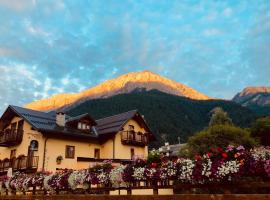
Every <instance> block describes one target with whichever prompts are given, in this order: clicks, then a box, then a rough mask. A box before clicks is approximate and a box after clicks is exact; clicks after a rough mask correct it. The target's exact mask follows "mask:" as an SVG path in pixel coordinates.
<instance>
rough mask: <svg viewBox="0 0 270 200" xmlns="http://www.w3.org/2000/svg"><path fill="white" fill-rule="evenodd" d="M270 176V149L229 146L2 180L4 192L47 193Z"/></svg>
mask: <svg viewBox="0 0 270 200" xmlns="http://www.w3.org/2000/svg"><path fill="white" fill-rule="evenodd" d="M269 177H270V148H268V147H259V148H254V149H251V150H245V149H244V147H242V146H239V147H234V146H228V147H227V148H226V149H221V148H218V149H211V151H209V152H208V153H207V154H205V155H197V156H195V158H194V159H188V158H173V159H169V158H167V157H163V158H162V159H161V161H160V162H154V161H152V162H150V163H149V162H148V163H147V162H146V161H145V160H141V159H136V160H134V162H132V163H131V164H128V165H119V166H113V165H112V163H111V162H109V161H106V162H104V163H102V164H99V165H96V166H94V167H91V168H89V169H84V170H66V171H63V172H61V173H60V172H59V173H47V172H46V173H45V172H39V173H36V174H24V173H15V174H14V175H13V176H12V177H6V176H3V177H1V179H0V187H1V191H2V192H4V191H7V190H8V191H16V192H26V191H28V190H29V189H31V190H33V188H35V189H36V188H39V189H41V190H46V191H51V192H55V191H74V190H77V189H81V190H85V191H86V190H89V189H90V188H91V187H93V185H98V187H99V188H102V187H104V188H105V187H107V188H120V187H121V188H123V187H124V188H125V187H126V188H131V187H136V186H139V185H140V183H141V182H148V183H149V184H150V185H152V186H156V187H158V186H160V185H162V184H164V183H166V184H168V183H169V182H171V181H174V182H175V183H176V182H177V183H181V184H194V185H200V184H205V185H207V184H222V183H224V184H228V183H231V182H237V181H245V179H246V180H247V179H249V180H250V179H254V180H255V179H256V180H258V179H259V180H268V179H269Z"/></svg>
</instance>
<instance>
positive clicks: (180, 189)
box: [2, 181, 270, 196]
mask: <svg viewBox="0 0 270 200" xmlns="http://www.w3.org/2000/svg"><path fill="white" fill-rule="evenodd" d="M162 189H171V191H172V193H171V194H253V193H254V194H256V193H259V194H267V193H269V191H270V182H236V183H227V184H224V183H222V184H221V183H220V184H213V183H212V184H185V183H173V182H170V181H166V182H157V183H153V182H152V181H140V182H133V183H131V184H130V185H129V186H128V187H119V188H114V187H112V185H110V184H108V185H100V184H97V185H91V187H89V188H87V189H83V188H80V187H79V188H77V189H75V190H71V189H59V190H56V191H47V190H45V189H44V188H41V187H30V188H29V190H27V191H20V192H16V191H14V190H13V191H8V190H6V191H5V193H2V196H10V195H17V196H25V195H27V196H29V195H63V194H65V195H70V194H107V195H108V194H111V193H112V192H114V193H113V194H121V192H120V191H125V192H124V193H123V192H122V194H127V195H132V194H133V192H134V191H137V192H138V190H140V191H141V194H145V193H144V191H145V190H152V191H153V192H152V194H154V195H157V194H159V191H160V190H162ZM115 192H116V193H115ZM148 194H149V193H148ZM165 194H166V193H165Z"/></svg>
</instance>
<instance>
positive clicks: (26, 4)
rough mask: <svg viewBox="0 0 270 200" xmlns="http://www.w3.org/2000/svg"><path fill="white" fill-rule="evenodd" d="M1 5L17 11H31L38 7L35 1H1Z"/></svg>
mask: <svg viewBox="0 0 270 200" xmlns="http://www.w3.org/2000/svg"><path fill="white" fill-rule="evenodd" d="M0 5H1V6H4V7H7V8H9V9H11V10H15V11H24V10H27V9H31V8H32V7H34V6H35V5H36V1H35V0H0Z"/></svg>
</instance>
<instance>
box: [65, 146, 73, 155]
mask: <svg viewBox="0 0 270 200" xmlns="http://www.w3.org/2000/svg"><path fill="white" fill-rule="evenodd" d="M74 157H75V146H69V145H67V146H66V158H74Z"/></svg>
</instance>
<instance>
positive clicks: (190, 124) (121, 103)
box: [68, 90, 256, 146]
mask: <svg viewBox="0 0 270 200" xmlns="http://www.w3.org/2000/svg"><path fill="white" fill-rule="evenodd" d="M218 106H219V107H222V108H223V109H224V110H225V111H226V112H228V113H229V116H230V117H231V118H232V120H233V123H235V124H236V125H239V126H241V127H248V126H249V125H250V123H251V122H252V121H253V120H254V119H255V118H256V116H255V114H253V112H252V111H250V110H249V109H248V108H245V107H242V106H240V105H238V104H236V103H234V102H231V101H225V100H191V99H188V98H184V97H179V96H175V95H170V94H166V93H163V92H160V91H157V90H152V91H148V92H146V91H134V92H132V93H129V94H120V95H116V96H113V97H110V98H105V99H95V100H88V101H86V102H84V103H82V104H80V105H78V106H77V107H75V108H72V109H71V110H70V111H69V112H68V114H70V115H78V114H82V113H85V112H89V113H90V114H91V115H92V116H93V117H94V118H95V119H98V118H102V117H106V116H109V115H113V114H117V113H121V112H125V111H128V110H133V109H138V111H139V112H140V113H141V114H143V115H144V116H145V119H146V121H147V122H148V124H149V125H150V127H151V129H152V131H153V132H154V134H155V135H156V138H157V141H155V142H154V143H152V146H158V145H160V144H163V142H164V139H166V140H168V141H169V142H170V143H177V141H178V140H177V137H178V136H180V138H181V141H182V142H185V141H186V140H187V138H188V137H189V136H191V135H193V134H194V133H195V132H196V131H199V130H201V129H203V128H204V127H206V126H207V125H208V122H209V118H210V114H211V110H212V109H213V108H215V107H218Z"/></svg>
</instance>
